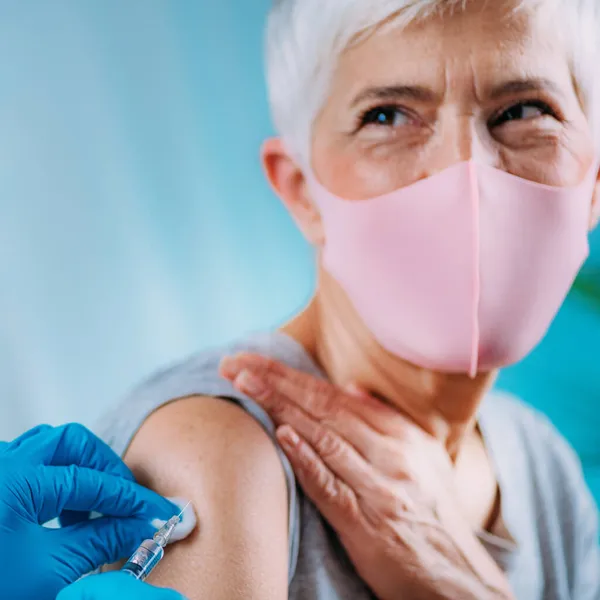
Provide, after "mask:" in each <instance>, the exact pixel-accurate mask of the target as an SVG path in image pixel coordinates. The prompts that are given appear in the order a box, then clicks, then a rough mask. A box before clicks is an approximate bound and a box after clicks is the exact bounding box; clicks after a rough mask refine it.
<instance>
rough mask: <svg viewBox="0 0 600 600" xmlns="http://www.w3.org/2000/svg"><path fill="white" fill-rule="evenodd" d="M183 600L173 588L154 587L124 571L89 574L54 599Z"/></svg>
mask: <svg viewBox="0 0 600 600" xmlns="http://www.w3.org/2000/svg"><path fill="white" fill-rule="evenodd" d="M120 598H124V599H125V598H126V599H127V600H185V598H184V597H183V596H182V595H181V594H179V593H177V592H176V591H174V590H167V589H164V588H156V587H152V586H151V585H148V584H147V583H143V582H141V581H138V580H137V579H134V578H133V577H131V575H127V574H125V573H119V572H114V573H105V574H103V575H90V576H89V577H84V578H83V579H80V580H79V581H78V582H77V583H74V584H73V585H70V586H69V587H67V588H65V589H64V590H63V591H62V592H61V593H60V594H59V595H58V596H57V597H56V600H117V599H120Z"/></svg>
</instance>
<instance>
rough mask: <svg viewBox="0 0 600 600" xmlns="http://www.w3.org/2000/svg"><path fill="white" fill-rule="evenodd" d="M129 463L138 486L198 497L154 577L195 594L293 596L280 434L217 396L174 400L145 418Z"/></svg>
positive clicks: (191, 596) (248, 599) (214, 596)
mask: <svg viewBox="0 0 600 600" xmlns="http://www.w3.org/2000/svg"><path fill="white" fill-rule="evenodd" d="M125 462H126V463H127V464H128V465H129V467H130V468H131V469H132V470H133V472H134V474H135V476H136V478H137V479H138V481H139V482H140V483H142V484H143V485H146V486H147V487H150V488H152V489H154V490H156V491H157V492H159V493H161V494H163V495H167V496H182V497H185V498H187V499H189V500H191V501H192V502H193V504H194V507H195V510H196V513H197V515H198V520H199V527H198V528H197V529H196V531H195V532H194V534H192V536H191V537H190V538H189V539H188V540H185V541H183V542H180V543H179V544H176V545H175V546H173V548H172V549H170V550H169V552H168V554H167V556H166V558H165V559H164V560H163V562H162V564H161V565H159V567H158V569H157V571H156V573H155V574H156V580H155V581H154V582H155V583H157V584H158V585H164V586H168V587H173V588H175V589H177V590H178V591H180V592H181V593H183V594H185V595H186V596H187V597H188V598H189V599H190V600H194V599H195V598H198V599H200V598H207V597H210V598H212V599H214V600H218V599H220V598H227V599H228V600H235V599H236V598H244V599H246V600H251V599H253V598H257V599H258V598H260V599H261V600H270V599H273V600H279V599H283V598H287V575H288V503H287V489H286V480H285V475H284V471H283V467H282V464H281V461H280V459H279V456H278V454H277V451H276V448H275V445H274V443H273V441H272V440H271V439H270V438H269V436H268V435H267V433H266V432H265V431H264V430H263V428H262V427H261V425H260V424H259V423H257V422H256V421H255V420H254V419H253V418H252V417H251V416H250V415H248V414H247V413H246V412H245V411H244V410H243V409H242V408H240V407H239V406H238V405H236V404H235V403H233V402H228V401H224V400H222V399H216V398H210V397H190V398H185V399H181V400H177V401H174V402H171V403H169V404H167V405H165V406H163V407H161V408H159V409H158V410H156V411H155V412H154V413H153V414H152V415H150V417H149V418H148V419H147V420H146V421H145V423H144V424H143V426H142V427H141V429H140V430H139V431H138V433H137V434H136V436H135V437H134V438H133V440H132V442H131V444H130V446H129V448H128V449H127V452H126V454H125Z"/></svg>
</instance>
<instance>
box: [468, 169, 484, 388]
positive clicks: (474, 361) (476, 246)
mask: <svg viewBox="0 0 600 600" xmlns="http://www.w3.org/2000/svg"><path fill="white" fill-rule="evenodd" d="M469 182H470V188H471V194H470V196H471V204H472V206H471V209H472V210H471V215H472V219H473V222H472V225H473V226H472V232H473V239H472V240H471V241H472V249H473V253H472V254H473V265H472V269H473V290H472V292H473V293H472V327H471V367H470V369H469V375H470V377H472V378H474V377H475V376H476V375H477V370H478V367H479V364H478V360H479V345H480V342H481V332H480V330H479V304H480V301H481V226H480V218H479V208H480V202H481V195H480V193H479V185H478V182H477V170H476V167H475V162H474V161H472V160H470V161H469Z"/></svg>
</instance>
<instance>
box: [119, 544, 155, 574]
mask: <svg viewBox="0 0 600 600" xmlns="http://www.w3.org/2000/svg"><path fill="white" fill-rule="evenodd" d="M164 554H165V551H164V550H163V548H162V547H161V546H160V545H159V544H157V543H156V542H155V541H154V540H144V541H143V542H142V543H141V544H140V546H139V547H138V549H137V550H136V551H135V552H134V553H133V554H132V555H131V557H130V558H129V560H128V561H127V562H126V563H125V565H124V566H123V568H122V569H121V571H123V572H124V573H128V574H129V575H131V576H133V577H135V578H136V579H139V580H140V581H144V579H146V577H148V575H150V573H151V572H152V569H154V567H156V565H157V564H158V563H159V562H160V559H161V558H162V557H163V556H164Z"/></svg>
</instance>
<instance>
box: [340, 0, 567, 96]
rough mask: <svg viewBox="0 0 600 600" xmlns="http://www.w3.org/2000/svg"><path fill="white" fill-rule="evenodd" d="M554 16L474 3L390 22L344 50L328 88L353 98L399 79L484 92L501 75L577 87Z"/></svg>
mask: <svg viewBox="0 0 600 600" xmlns="http://www.w3.org/2000/svg"><path fill="white" fill-rule="evenodd" d="M553 16H554V17H555V15H553V13H552V11H551V10H549V9H548V8H547V7H544V6H542V7H536V8H528V9H525V8H523V9H520V10H515V9H514V8H511V7H510V4H507V3H503V2H495V3H491V2H489V3H488V2H484V3H479V2H477V3H468V4H467V5H466V8H465V9H464V10H455V11H454V12H453V13H448V12H446V13H445V14H441V15H435V16H431V17H427V18H425V19H422V20H419V21H416V22H413V23H410V24H409V25H407V26H401V24H397V25H395V23H394V21H393V20H390V21H389V22H388V23H384V24H382V25H381V26H380V27H378V28H377V29H375V30H373V31H372V32H371V33H370V34H369V35H368V36H364V37H363V38H361V39H359V40H357V41H355V42H354V43H353V44H351V45H350V46H349V47H348V48H347V49H346V50H345V51H344V52H343V53H342V54H341V56H340V58H339V60H338V63H337V65H336V68H335V70H334V74H333V80H332V82H331V84H332V86H331V88H332V89H331V91H332V93H334V94H335V93H336V92H337V93H338V94H340V93H341V94H343V95H353V94H355V93H358V92H359V91H360V89H361V88H362V87H364V86H365V85H368V84H373V85H378V84H384V83H388V84H389V83H390V80H395V79H398V80H400V81H399V83H403V84H404V83H406V84H418V85H423V86H427V87H430V88H432V89H435V90H437V91H440V92H444V91H448V90H449V89H451V88H453V87H458V88H460V87H461V86H462V87H463V88H464V87H466V88H471V91H472V92H473V93H474V94H477V93H481V94H483V93H484V92H485V90H486V89H488V88H492V87H494V86H496V85H497V84H498V81H499V80H500V79H505V80H518V79H525V78H535V79H546V80H550V81H553V82H555V83H556V85H557V86H562V87H565V86H566V87H567V88H571V89H573V90H574V88H573V86H572V76H571V72H570V68H569V60H568V54H567V50H566V45H565V43H564V39H563V37H562V36H561V35H560V34H559V33H558V31H557V28H556V21H554V20H553ZM400 23H401V22H400Z"/></svg>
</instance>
